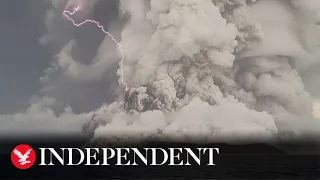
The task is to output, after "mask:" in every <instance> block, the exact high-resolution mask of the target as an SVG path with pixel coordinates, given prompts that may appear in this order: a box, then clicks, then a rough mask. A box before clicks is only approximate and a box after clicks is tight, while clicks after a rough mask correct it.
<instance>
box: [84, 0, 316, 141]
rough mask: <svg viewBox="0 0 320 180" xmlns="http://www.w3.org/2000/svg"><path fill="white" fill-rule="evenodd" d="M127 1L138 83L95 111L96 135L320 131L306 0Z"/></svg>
mask: <svg viewBox="0 0 320 180" xmlns="http://www.w3.org/2000/svg"><path fill="white" fill-rule="evenodd" d="M121 8H122V9H123V10H124V11H125V12H126V13H127V14H129V15H130V18H131V19H130V21H129V22H128V23H127V24H126V27H125V28H124V29H123V31H122V42H121V43H122V46H123V50H124V53H125V57H126V59H125V65H124V72H125V74H124V77H125V80H126V82H128V84H129V85H130V86H131V89H130V91H129V92H128V93H126V97H125V99H124V101H117V102H114V103H112V104H110V105H105V106H102V107H101V108H100V109H99V110H97V111H96V113H95V116H94V118H93V120H92V122H91V123H90V124H87V125H86V128H85V130H86V131H87V133H88V134H90V135H91V136H92V137H93V141H95V140H97V141H99V140H100V139H108V140H109V141H112V140H114V141H129V140H130V141H131V140H136V141H144V140H150V139H161V140H163V139H164V140H178V141H199V140H205V141H220V140H221V141H226V140H239V139H241V140H251V139H250V137H257V138H255V139H253V140H259V141H261V140H263V141H264V140H272V139H274V138H279V137H280V138H287V137H288V136H289V137H290V138H295V136H294V134H292V133H300V134H301V133H302V134H304V133H316V132H318V129H317V128H316V127H319V122H318V121H316V120H314V118H313V115H312V98H311V96H310V94H309V93H308V92H307V91H306V90H305V88H304V84H303V82H302V80H301V77H300V76H299V73H300V72H301V71H303V70H304V69H305V68H306V67H308V65H310V64H312V63H314V62H315V61H317V60H318V58H317V54H316V53H315V52H316V51H315V50H316V44H315V40H314V39H315V38H317V37H318V36H317V35H318V34H316V31H315V28H316V22H315V21H311V20H310V17H311V14H310V13H309V14H306V13H305V12H307V11H306V8H308V6H307V5H304V4H303V3H302V4H301V3H300V4H299V3H297V2H296V1H293V2H290V1H286V2H283V1H282V2H281V1H276V0H273V1H266V0H260V1H258V2H256V1H246V0H238V1H229V0H201V1H198V0H183V1H182V0H164V1H157V0H150V1H148V0H139V1H137V0H135V1H128V0H124V1H121ZM262 8H264V9H266V10H265V11H262ZM296 11H297V12H296ZM275 14H276V15H277V16H275ZM271 16H273V17H274V18H272V17H271ZM296 17H299V18H296ZM267 19H268V20H269V21H267ZM310 33H312V34H310ZM311 36H312V37H313V38H310V37H311ZM318 40H319V39H318ZM235 137H236V138H235Z"/></svg>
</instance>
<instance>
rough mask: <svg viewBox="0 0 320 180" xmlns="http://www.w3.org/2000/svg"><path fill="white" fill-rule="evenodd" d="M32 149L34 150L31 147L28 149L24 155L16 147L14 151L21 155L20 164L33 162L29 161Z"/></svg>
mask: <svg viewBox="0 0 320 180" xmlns="http://www.w3.org/2000/svg"><path fill="white" fill-rule="evenodd" d="M31 151H32V149H29V150H27V152H26V153H25V154H24V155H22V154H21V152H20V151H19V150H17V149H14V150H13V153H14V154H15V155H17V156H18V157H19V160H18V162H20V165H21V166H23V165H25V164H28V163H31V161H27V159H28V158H29V154H30V152H31Z"/></svg>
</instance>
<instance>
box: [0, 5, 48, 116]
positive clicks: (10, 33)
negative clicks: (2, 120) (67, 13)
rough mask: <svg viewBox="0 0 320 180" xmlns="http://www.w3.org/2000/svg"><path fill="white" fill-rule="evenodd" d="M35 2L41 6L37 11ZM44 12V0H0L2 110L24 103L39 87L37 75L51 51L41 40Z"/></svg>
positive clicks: (44, 65)
mask: <svg viewBox="0 0 320 180" xmlns="http://www.w3.org/2000/svg"><path fill="white" fill-rule="evenodd" d="M35 2H37V3H35ZM33 5H36V6H37V7H38V8H37V9H36V10H35V11H31V8H32V6H33ZM45 13H46V8H45V2H44V1H37V0H28V1H19V0H1V1H0V22H1V26H0V39H1V41H0V56H1V57H0V58H1V59H0V83H1V88H0V111H1V112H7V111H12V110H15V109H17V108H19V107H22V106H23V105H24V104H25V101H26V100H27V99H28V98H29V97H30V96H31V95H33V94H35V93H36V92H37V90H38V89H39V88H40V83H39V80H38V79H39V77H40V76H41V74H42V71H43V69H44V68H45V67H47V66H48V64H49V62H50V61H51V54H50V53H49V52H48V51H47V49H46V48H45V47H42V46H40V45H39V43H38V40H39V38H40V36H41V35H42V33H43V31H44V27H43V26H44V23H43V21H44V14H45Z"/></svg>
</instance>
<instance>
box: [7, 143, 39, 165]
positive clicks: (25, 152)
mask: <svg viewBox="0 0 320 180" xmlns="http://www.w3.org/2000/svg"><path fill="white" fill-rule="evenodd" d="M35 161H36V153H35V151H34V150H33V149H32V147H30V146H28V145H26V144H20V145H18V146H16V147H15V148H14V149H13V150H12V152H11V162H12V164H13V165H14V166H15V167H17V168H18V169H29V168H30V167H31V166H32V165H33V164H34V162H35Z"/></svg>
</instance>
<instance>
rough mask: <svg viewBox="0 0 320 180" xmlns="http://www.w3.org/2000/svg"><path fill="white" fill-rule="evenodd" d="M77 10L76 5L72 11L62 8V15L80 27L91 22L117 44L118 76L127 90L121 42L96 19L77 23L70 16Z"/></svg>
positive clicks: (78, 8)
mask: <svg viewBox="0 0 320 180" xmlns="http://www.w3.org/2000/svg"><path fill="white" fill-rule="evenodd" d="M79 10H80V7H76V8H75V9H74V10H73V11H72V12H70V11H67V10H64V11H63V15H64V16H65V17H66V18H67V19H69V20H70V21H71V22H72V24H73V25H74V26H77V27H80V26H82V25H84V24H86V23H93V24H95V25H96V26H97V27H98V28H100V29H101V31H102V32H104V33H105V34H107V35H108V36H109V37H110V38H111V39H112V40H113V41H114V42H115V43H116V44H117V46H118V49H119V51H120V54H121V61H120V70H121V77H120V78H121V82H122V84H123V85H124V86H125V91H128V90H129V89H128V84H127V83H126V82H125V81H124V78H123V73H124V70H123V62H124V54H123V51H122V46H121V44H120V43H119V42H118V41H117V40H116V39H115V38H114V37H113V35H112V34H110V33H109V32H108V31H106V30H105V29H104V27H103V26H102V25H100V23H99V22H97V21H95V20H91V19H87V20H85V21H83V22H81V23H78V24H77V23H76V22H75V21H74V20H73V19H72V18H71V17H70V16H72V15H74V14H75V13H76V12H77V11H79Z"/></svg>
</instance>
